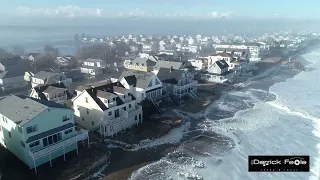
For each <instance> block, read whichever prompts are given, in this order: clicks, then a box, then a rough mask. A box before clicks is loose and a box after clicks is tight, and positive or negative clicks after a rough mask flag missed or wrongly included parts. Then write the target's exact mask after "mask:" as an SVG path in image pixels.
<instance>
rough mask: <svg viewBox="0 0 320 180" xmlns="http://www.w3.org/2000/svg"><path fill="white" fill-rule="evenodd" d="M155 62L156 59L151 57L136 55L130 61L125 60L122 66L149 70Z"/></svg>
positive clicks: (136, 69) (137, 69)
mask: <svg viewBox="0 0 320 180" xmlns="http://www.w3.org/2000/svg"><path fill="white" fill-rule="evenodd" d="M156 63H157V59H156V58H154V57H153V56H151V57H136V58H135V59H134V60H132V61H130V60H129V61H125V63H124V67H125V68H126V69H129V70H135V71H144V72H151V71H152V70H153V67H154V66H155V64H156Z"/></svg>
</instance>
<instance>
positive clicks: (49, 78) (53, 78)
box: [31, 71, 72, 87]
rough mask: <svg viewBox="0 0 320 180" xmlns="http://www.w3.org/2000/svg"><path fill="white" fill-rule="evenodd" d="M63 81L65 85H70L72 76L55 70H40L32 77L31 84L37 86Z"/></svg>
mask: <svg viewBox="0 0 320 180" xmlns="http://www.w3.org/2000/svg"><path fill="white" fill-rule="evenodd" d="M59 82H62V83H63V84H64V85H65V86H67V87H68V86H69V85H70V84H71V83H72V79H71V78H67V77H66V75H64V74H60V73H54V72H47V71H40V72H38V73H36V74H34V76H33V77H31V86H32V87H36V86H39V85H43V84H56V83H59Z"/></svg>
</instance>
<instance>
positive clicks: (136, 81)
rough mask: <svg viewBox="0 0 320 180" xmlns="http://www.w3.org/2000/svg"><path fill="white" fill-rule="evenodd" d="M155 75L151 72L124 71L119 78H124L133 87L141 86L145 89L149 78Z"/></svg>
mask: <svg viewBox="0 0 320 180" xmlns="http://www.w3.org/2000/svg"><path fill="white" fill-rule="evenodd" d="M154 76H155V75H154V74H153V73H151V72H143V71H132V70H130V71H124V72H123V73H122V74H121V75H120V77H119V80H120V79H122V78H125V79H126V81H127V83H128V84H129V85H132V86H134V87H138V88H142V89H145V88H146V87H147V86H148V84H149V82H150V80H151V79H152V78H153V77H154Z"/></svg>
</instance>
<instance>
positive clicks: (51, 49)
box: [43, 45, 59, 59]
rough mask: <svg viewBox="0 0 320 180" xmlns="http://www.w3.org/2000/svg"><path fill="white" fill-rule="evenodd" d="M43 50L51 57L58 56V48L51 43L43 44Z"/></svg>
mask: <svg viewBox="0 0 320 180" xmlns="http://www.w3.org/2000/svg"><path fill="white" fill-rule="evenodd" d="M43 52H44V53H45V54H47V55H48V56H49V57H50V58H51V59H56V58H57V56H59V49H58V48H54V47H53V46H51V45H45V46H44V47H43Z"/></svg>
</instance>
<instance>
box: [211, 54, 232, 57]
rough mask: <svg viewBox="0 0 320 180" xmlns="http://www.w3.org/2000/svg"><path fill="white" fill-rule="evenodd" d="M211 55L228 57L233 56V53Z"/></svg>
mask: <svg viewBox="0 0 320 180" xmlns="http://www.w3.org/2000/svg"><path fill="white" fill-rule="evenodd" d="M211 56H221V57H228V58H232V57H233V55H232V54H230V53H218V54H212V55H211Z"/></svg>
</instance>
